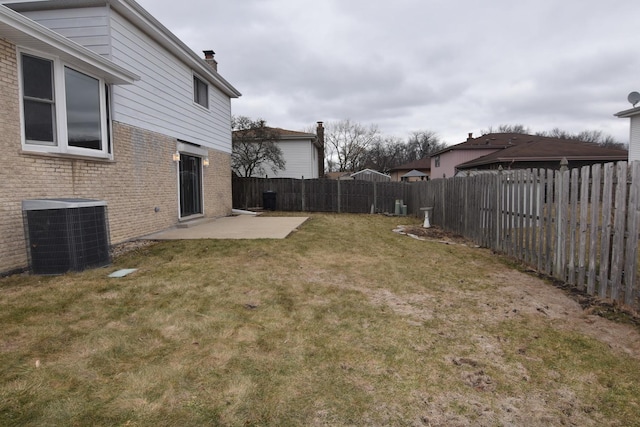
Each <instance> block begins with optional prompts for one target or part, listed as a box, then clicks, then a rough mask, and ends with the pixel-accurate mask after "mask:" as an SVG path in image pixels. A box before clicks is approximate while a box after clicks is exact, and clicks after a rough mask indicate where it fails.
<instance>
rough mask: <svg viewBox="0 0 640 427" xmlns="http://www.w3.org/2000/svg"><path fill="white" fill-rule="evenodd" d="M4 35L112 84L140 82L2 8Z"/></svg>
mask: <svg viewBox="0 0 640 427" xmlns="http://www.w3.org/2000/svg"><path fill="white" fill-rule="evenodd" d="M0 34H3V35H4V36H5V37H7V38H8V39H9V40H10V41H12V42H14V43H16V45H18V46H20V47H25V48H28V49H34V50H38V51H47V52H49V53H55V54H56V55H57V56H60V57H61V58H62V59H64V60H65V61H67V62H69V63H72V64H75V65H81V66H82V68H89V69H90V71H92V72H95V73H96V74H97V75H100V76H102V77H105V78H106V79H107V80H108V81H109V82H110V83H115V84H131V83H133V82H134V81H136V80H140V76H138V75H137V74H134V73H132V72H131V71H129V70H127V69H125V68H124V67H121V66H119V65H117V64H115V63H113V62H112V61H110V60H108V59H106V58H104V57H102V56H100V55H98V54H97V53H95V52H93V51H91V50H89V49H87V48H85V47H84V46H81V45H79V44H78V43H76V42H74V41H71V40H69V39H68V38H66V37H64V36H62V35H60V34H58V33H56V32H55V31H52V30H50V29H49V28H47V27H45V26H43V25H40V24H38V23H37V22H35V21H34V20H32V19H29V18H27V17H26V16H24V15H21V14H20V13H18V12H15V11H13V10H11V9H9V8H8V7H6V6H4V5H1V4H0ZM51 49H53V50H54V51H55V52H51Z"/></svg>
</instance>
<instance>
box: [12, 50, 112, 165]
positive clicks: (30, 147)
mask: <svg viewBox="0 0 640 427" xmlns="http://www.w3.org/2000/svg"><path fill="white" fill-rule="evenodd" d="M17 51H18V86H19V88H20V89H19V90H20V134H21V140H22V150H23V151H25V152H34V153H47V154H63V155H64V154H66V155H72V156H82V157H94V158H101V159H113V154H112V151H113V150H111V138H110V135H111V132H110V129H109V128H108V126H109V124H108V123H107V109H108V108H109V106H108V105H107V101H106V99H107V98H106V87H105V86H106V84H105V81H104V79H102V78H100V77H98V76H96V75H94V74H92V73H90V72H87V71H86V70H83V69H82V68H81V67H77V66H75V65H73V64H68V63H65V62H64V61H62V60H61V59H60V58H59V57H57V56H54V55H50V54H46V53H42V52H37V51H32V50H28V49H23V48H18V49H17ZM22 55H29V56H33V57H35V58H41V59H45V60H49V61H51V62H52V64H53V94H54V95H53V99H54V105H55V124H54V126H55V129H54V132H55V138H56V142H55V145H45V144H37V143H27V140H26V135H25V118H24V91H23V78H24V76H23V74H22ZM65 67H67V68H70V69H71V70H74V71H77V72H79V73H82V74H85V75H87V76H89V77H91V78H93V79H96V80H97V81H98V89H99V93H100V134H101V137H102V148H101V149H100V150H96V149H92V148H84V147H74V146H72V145H69V141H68V132H67V102H66V96H65V95H66V93H65V79H64V69H65Z"/></svg>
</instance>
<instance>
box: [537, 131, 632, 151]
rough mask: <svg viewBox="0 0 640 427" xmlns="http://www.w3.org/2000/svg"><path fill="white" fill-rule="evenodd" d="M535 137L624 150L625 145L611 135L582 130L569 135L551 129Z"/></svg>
mask: <svg viewBox="0 0 640 427" xmlns="http://www.w3.org/2000/svg"><path fill="white" fill-rule="evenodd" d="M536 135H540V136H549V137H552V138H560V139H571V140H574V141H580V142H590V143H592V144H598V145H600V146H602V147H607V148H618V149H622V150H626V149H627V148H628V147H627V145H626V144H624V143H622V142H619V141H616V139H615V138H614V137H612V136H611V135H606V134H604V133H603V132H602V131H599V130H584V131H582V132H578V133H571V132H567V131H565V130H562V129H560V128H553V129H551V130H550V131H545V132H538V133H537V134H536Z"/></svg>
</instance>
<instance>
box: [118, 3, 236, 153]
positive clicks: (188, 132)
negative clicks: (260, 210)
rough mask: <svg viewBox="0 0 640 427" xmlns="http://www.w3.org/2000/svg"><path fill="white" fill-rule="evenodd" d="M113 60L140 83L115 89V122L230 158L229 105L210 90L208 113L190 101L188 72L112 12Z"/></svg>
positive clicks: (176, 60) (213, 88)
mask: <svg viewBox="0 0 640 427" xmlns="http://www.w3.org/2000/svg"><path fill="white" fill-rule="evenodd" d="M110 22H111V36H112V47H111V53H112V54H111V60H112V61H113V62H115V63H116V64H118V65H121V66H126V67H127V68H128V69H130V70H132V71H133V72H135V73H136V74H138V75H139V76H141V80H140V81H139V82H136V83H135V84H133V85H127V86H118V87H115V88H114V94H113V103H114V106H113V109H114V111H113V118H114V120H116V121H118V122H122V123H126V124H129V125H132V126H137V127H140V128H143V129H149V130H152V131H154V132H159V133H162V134H165V135H168V136H172V137H175V138H178V139H182V140H185V141H187V142H191V143H195V144H200V145H203V146H205V147H208V148H212V149H215V150H219V151H222V152H225V153H231V100H230V98H229V97H228V96H226V95H224V94H223V93H222V92H221V91H220V90H219V89H217V88H215V87H214V86H212V85H209V109H206V108H203V107H201V106H200V105H197V104H196V103H194V101H193V73H192V70H191V68H190V67H188V66H187V65H185V64H184V63H182V62H181V61H179V60H178V59H177V58H176V57H174V56H173V55H172V54H171V53H169V52H167V51H166V50H165V49H163V48H162V47H161V46H160V45H159V44H158V43H157V42H155V41H154V40H153V39H151V38H150V37H149V36H147V35H146V34H145V33H143V32H142V31H140V30H139V29H137V28H135V27H133V26H131V25H130V24H129V23H128V22H127V21H126V19H125V18H124V17H122V16H121V15H119V14H118V13H116V12H114V11H111V20H110Z"/></svg>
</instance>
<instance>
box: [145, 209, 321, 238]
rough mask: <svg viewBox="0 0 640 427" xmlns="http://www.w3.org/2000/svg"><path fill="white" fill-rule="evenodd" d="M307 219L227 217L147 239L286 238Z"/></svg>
mask: <svg viewBox="0 0 640 427" xmlns="http://www.w3.org/2000/svg"><path fill="white" fill-rule="evenodd" d="M307 219H309V217H264V216H252V215H237V216H227V217H223V218H217V219H214V220H211V221H207V222H202V223H199V224H197V225H193V226H189V227H187V228H177V227H175V228H171V229H169V230H165V231H161V232H159V233H154V234H151V235H148V236H145V237H144V239H147V240H190V239H284V238H286V237H287V236H288V235H289V234H291V233H292V232H293V231H294V230H295V229H296V228H298V227H299V226H301V225H302V224H303V223H304V222H305V221H306V220H307Z"/></svg>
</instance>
